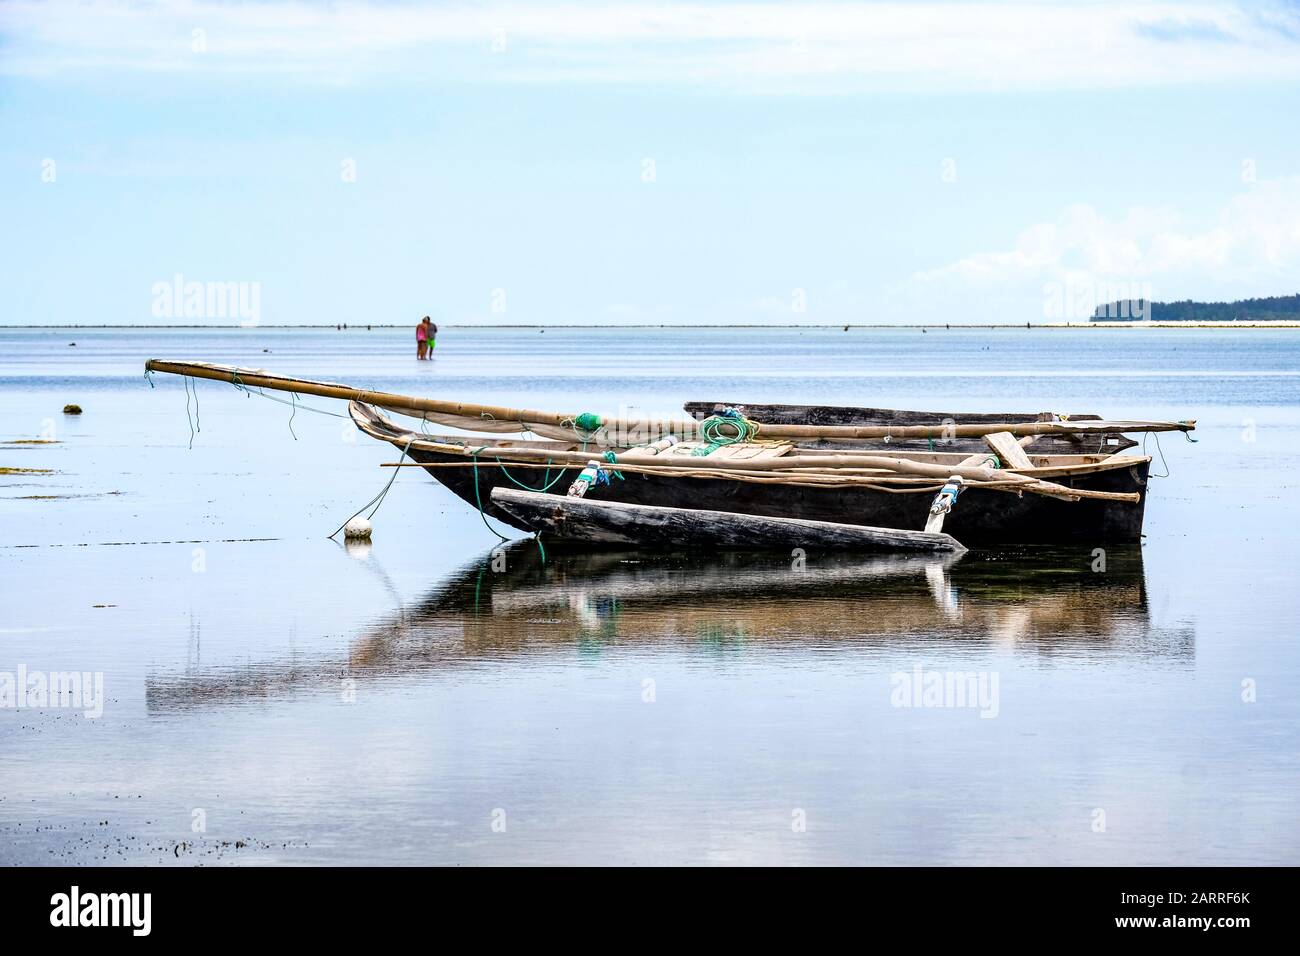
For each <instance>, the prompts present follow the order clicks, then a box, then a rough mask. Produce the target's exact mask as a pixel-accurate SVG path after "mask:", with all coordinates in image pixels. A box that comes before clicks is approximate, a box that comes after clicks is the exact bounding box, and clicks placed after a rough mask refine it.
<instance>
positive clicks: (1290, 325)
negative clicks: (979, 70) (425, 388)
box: [0, 320, 1300, 332]
mask: <svg viewBox="0 0 1300 956" xmlns="http://www.w3.org/2000/svg"><path fill="white" fill-rule="evenodd" d="M409 327H410V324H409V323H402V324H400V325H396V324H389V325H378V324H375V323H373V322H372V323H371V324H370V325H369V326H368V327H367V326H366V325H364V324H361V325H349V326H348V327H347V328H342V329H341V328H338V326H337V325H335V324H333V323H331V324H329V325H256V326H250V327H244V326H241V325H0V331H6V332H8V331H42V330H46V331H51V330H74V329H88V330H95V329H127V330H134V329H138V330H141V331H148V330H156V331H168V330H173V331H176V330H186V331H195V330H198V331H205V332H260V331H266V330H268V329H275V330H277V331H278V330H294V329H302V330H304V331H306V330H317V331H319V330H322V329H324V330H334V331H338V332H367V331H370V332H373V331H375V330H377V329H405V328H409ZM442 328H444V329H484V330H490V329H540V330H543V331H544V330H546V329H600V330H615V329H686V330H689V329H779V330H781V331H784V332H789V331H797V330H800V329H843V330H845V331H848V330H852V329H927V330H928V329H942V330H944V331H949V332H955V331H961V330H962V329H1025V330H1032V329H1189V328H1190V329H1300V322H1290V321H1284V320H1278V321H1257V322H1197V321H1194V320H1179V321H1174V322H1113V321H1112V322H1038V323H1035V322H1026V323H998V324H970V323H964V322H962V323H957V322H950V323H942V322H939V323H916V324H912V323H907V324H902V323H892V324H884V323H882V324H860V323H854V322H850V323H849V324H847V325H843V324H839V323H835V324H825V325H820V324H819V325H769V324H758V323H735V324H723V323H709V324H703V325H673V324H653V325H652V324H636V325H580V324H571V325H570V324H565V325H537V324H519V325H453V324H450V323H443V325H442Z"/></svg>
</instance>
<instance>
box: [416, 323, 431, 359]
mask: <svg viewBox="0 0 1300 956" xmlns="http://www.w3.org/2000/svg"><path fill="white" fill-rule="evenodd" d="M428 322H429V317H428V316H427V315H426V316H425V317H424V318H423V319H421V320H420V323H419V325H417V326H416V327H415V357H416V358H417V359H422V358H424V357H425V355H426V354H427V353H428V351H429V326H428Z"/></svg>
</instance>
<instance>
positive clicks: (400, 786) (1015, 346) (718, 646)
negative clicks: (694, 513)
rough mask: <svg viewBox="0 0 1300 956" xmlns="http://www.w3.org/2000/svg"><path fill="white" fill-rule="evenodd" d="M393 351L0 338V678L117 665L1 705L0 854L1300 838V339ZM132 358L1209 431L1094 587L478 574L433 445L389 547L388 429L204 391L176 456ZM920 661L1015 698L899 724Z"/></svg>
mask: <svg viewBox="0 0 1300 956" xmlns="http://www.w3.org/2000/svg"><path fill="white" fill-rule="evenodd" d="M408 338H409V336H408V335H407V334H406V332H405V331H402V332H397V331H395V330H375V331H373V332H365V331H361V330H355V329H354V330H350V331H348V332H336V331H332V330H331V331H287V330H244V331H221V332H206V331H198V330H181V331H143V330H141V331H129V332H128V331H113V330H84V329H82V330H75V331H73V330H56V331H49V330H32V331H20V330H4V331H0V346H2V347H3V352H0V356H2V358H0V407H2V408H3V416H2V417H0V441H4V442H13V441H15V440H27V439H39V438H43V437H44V438H53V439H56V440H57V441H58V442H59V443H58V444H45V445H32V444H4V445H0V466H4V467H11V468H12V467H21V468H47V469H53V473H52V474H35V475H32V474H18V475H5V476H3V477H0V515H2V516H3V528H4V536H3V538H4V539H3V541H2V542H0V588H2V593H3V596H4V615H3V618H0V672H15V671H16V670H17V668H18V667H19V666H20V665H25V666H26V667H27V668H28V669H29V670H31V671H37V670H40V671H46V672H53V671H62V670H72V669H76V670H80V671H92V672H93V671H100V672H103V675H104V685H105V692H106V696H107V698H108V700H107V703H106V705H105V708H104V713H103V716H102V717H101V718H99V719H97V720H87V719H85V718H83V717H82V716H81V715H80V712H78V711H72V710H67V709H47V710H31V709H23V710H17V709H0V754H3V758H4V759H3V760H0V862H3V863H41V862H91V863H94V862H110V863H115V862H157V863H170V864H192V863H204V864H208V863H221V862H248V863H280V862H289V863H292V862H307V863H341V862H356V863H361V862H381V863H435V864H437V863H540V862H572V863H580V862H628V863H728V862H756V863H887V864H923V863H981V862H989V863H1051V862H1062V863H1086V864H1096V863H1137V864H1163V863H1210V864H1228V863H1242V864H1254V863H1296V862H1300V832H1298V829H1300V828H1298V826H1297V823H1296V819H1297V813H1296V811H1297V799H1296V798H1297V792H1298V784H1300V776H1298V775H1300V732H1298V730H1297V718H1300V693H1298V691H1300V652H1298V651H1297V646H1296V642H1297V630H1298V627H1297V625H1300V596H1297V594H1298V590H1300V589H1297V588H1296V587H1295V584H1294V567H1295V566H1296V562H1297V559H1300V544H1298V543H1297V538H1296V533H1295V532H1294V531H1293V530H1292V527H1291V526H1292V522H1291V521H1290V520H1289V517H1288V511H1289V507H1290V503H1291V502H1292V501H1293V500H1294V498H1295V493H1296V485H1297V480H1296V477H1295V476H1296V475H1297V474H1300V453H1298V452H1297V448H1300V333H1297V332H1295V331H1284V330H1276V331H1267V330H1241V331H1232V330H1203V331H1201V330H1118V329H1081V330H1077V331H1059V330H1042V329H1035V330H952V331H943V330H929V331H928V332H926V333H921V332H920V331H919V330H916V331H911V330H864V329H855V330H851V331H850V332H841V331H839V330H833V331H832V330H804V331H802V332H798V331H789V330H784V331H783V330H754V329H738V330H699V331H692V330H559V329H551V330H548V331H546V332H545V333H541V332H539V331H538V330H536V329H515V330H505V329H501V330H458V329H447V330H444V334H443V335H442V336H440V341H439V346H438V358H437V361H436V362H434V363H426V364H420V363H416V362H415V361H414V356H413V355H410V354H408V353H410V352H413V349H411V348H409V347H408V346H409V343H408V342H407V339H408ZM73 341H75V342H76V343H77V344H76V346H75V347H72V346H70V345H69V344H68V343H69V342H73ZM264 350H266V351H264ZM149 357H166V358H202V359H207V360H211V361H218V362H231V363H238V364H244V365H254V366H262V367H265V368H267V369H270V370H273V371H282V372H288V373H293V374H300V375H304V376H309V377H320V378H327V379H332V380H342V381H347V382H350V383H353V384H357V385H363V386H369V387H374V388H383V389H390V390H394V391H406V392H416V393H423V394H429V395H436V396H442V397H454V398H463V399H467V400H472V401H485V402H495V403H502V404H518V405H529V406H533V407H557V408H564V409H566V410H574V411H577V410H590V411H597V412H606V413H613V412H618V411H619V410H620V409H621V408H627V409H630V410H633V411H636V412H638V413H647V414H652V415H658V414H667V413H672V412H675V411H676V410H678V409H680V406H681V403H682V402H683V401H686V400H689V399H722V400H729V401H756V402H757V401H817V402H823V403H844V404H868V405H889V406H895V407H903V408H942V409H945V410H955V411H960V410H1001V409H1005V410H1029V411H1039V410H1048V409H1051V410H1057V411H1074V412H1100V413H1104V414H1109V415H1113V416H1116V417H1152V418H1196V419H1198V420H1199V421H1200V423H1201V427H1200V428H1199V429H1198V431H1197V433H1196V437H1197V438H1198V439H1199V442H1198V443H1197V444H1189V443H1187V442H1185V441H1184V440H1183V439H1182V438H1179V437H1176V436H1174V437H1166V438H1164V439H1163V440H1162V445H1161V449H1160V451H1161V452H1162V453H1163V456H1164V459H1165V462H1166V463H1167V465H1168V470H1169V471H1170V473H1171V474H1170V477H1169V478H1167V479H1164V480H1161V481H1156V482H1153V489H1152V494H1151V499H1150V501H1149V503H1148V507H1147V522H1146V530H1147V533H1148V538H1147V539H1146V542H1145V544H1144V545H1143V547H1141V548H1139V549H1130V550H1124V549H1118V550H1116V549H1112V551H1111V553H1109V554H1108V555H1107V558H1108V562H1107V569H1106V571H1104V572H1095V571H1093V570H1092V563H1093V555H1092V553H1091V549H1089V548H1080V549H1077V550H1070V549H1067V550H1050V551H1022V552H1016V553H1010V554H1008V553H997V554H987V553H978V552H973V553H971V554H969V555H966V556H965V557H963V558H962V559H961V560H959V561H956V562H925V561H921V562H899V561H880V560H875V561H869V560H853V559H838V560H833V561H832V560H829V559H821V560H818V559H817V558H816V557H815V556H814V558H813V560H811V561H810V563H809V566H808V568H807V569H806V570H804V571H794V570H792V569H791V567H790V565H789V561H788V559H785V558H783V557H782V556H762V555H752V556H747V557H744V556H731V557H717V556H713V557H710V556H689V555H670V556H655V555H650V554H632V553H622V554H609V555H601V556H598V557H584V556H582V555H575V554H565V553H561V552H559V551H558V550H555V549H552V550H551V552H550V553H548V554H546V555H545V560H543V557H542V555H541V554H540V553H539V551H538V549H537V547H536V545H535V544H533V543H532V542H530V541H521V542H519V543H518V544H515V545H513V546H511V547H510V548H509V549H507V550H506V552H505V555H504V560H505V570H493V568H492V566H491V561H492V558H491V554H490V552H491V549H492V548H493V547H494V546H495V545H496V544H497V539H496V537H495V536H494V535H493V534H492V533H491V531H489V530H488V529H487V528H486V527H485V526H484V524H483V522H482V521H481V520H480V518H479V516H478V514H477V513H476V512H475V511H474V510H473V509H472V508H468V507H466V506H465V505H464V504H463V503H462V502H460V501H459V500H458V499H455V498H454V497H453V496H451V495H450V493H448V492H446V491H444V490H443V489H441V488H440V487H439V486H437V485H436V484H434V483H433V482H432V481H430V480H429V479H428V478H426V477H425V476H424V475H423V474H421V473H417V472H416V471H414V470H404V471H402V472H401V473H400V474H399V477H398V479H397V481H396V483H395V484H394V486H393V490H392V492H391V493H390V495H389V496H388V499H387V500H386V502H385V504H384V505H383V508H382V509H381V511H380V512H379V514H378V515H377V516H376V519H375V525H376V536H375V541H374V545H373V547H372V548H370V549H368V550H365V549H363V550H356V549H351V550H350V549H347V548H344V547H343V546H342V545H339V544H336V543H335V542H333V541H330V540H328V539H327V538H326V535H328V534H329V533H330V532H331V531H333V530H334V528H335V527H337V526H338V525H339V524H340V523H341V522H342V521H343V520H344V519H345V518H346V517H347V516H348V515H349V514H351V513H352V512H353V511H354V510H355V509H356V508H357V507H359V506H360V505H361V504H363V503H364V502H365V501H366V500H368V499H369V498H370V497H371V496H372V495H374V494H375V493H377V492H378V491H379V490H380V488H381V487H382V485H383V483H384V482H385V481H386V480H387V479H388V477H389V474H390V472H389V471H388V470H387V469H382V470H381V469H380V468H378V467H377V465H378V464H379V463H380V462H383V461H392V460H394V458H395V457H396V456H395V454H394V453H393V452H392V450H391V449H389V448H388V447H387V446H380V445H379V444H377V443H375V442H372V441H369V440H368V439H366V438H364V436H360V435H359V434H358V433H357V432H356V430H355V429H354V428H353V427H352V426H351V424H350V423H348V422H345V421H342V420H340V419H338V418H333V417H328V416H325V415H317V414H312V413H310V412H309V411H307V410H305V409H304V408H301V407H300V408H299V409H298V410H297V411H296V412H295V411H294V410H293V409H292V408H290V407H288V406H285V405H280V404H275V403H272V402H269V401H265V400H263V399H261V398H258V397H253V398H250V397H247V396H244V395H242V394H240V393H238V392H236V391H235V390H234V389H232V388H230V387H228V386H224V385H219V384H216V383H209V382H203V383H200V384H199V386H198V398H197V405H198V408H197V417H198V424H199V426H200V429H201V430H200V431H199V432H198V433H197V434H195V436H194V441H193V447H192V448H187V446H188V445H189V443H190V437H191V432H190V425H189V424H188V423H187V415H186V395H185V392H184V390H183V388H182V386H181V382H180V381H179V380H177V379H173V378H171V377H168V376H157V377H155V382H154V384H155V385H156V387H155V388H151V387H150V385H149V383H148V382H146V381H145V379H144V377H143V375H142V365H143V361H144V359H145V358H149ZM67 402H77V403H79V404H81V405H82V406H83V407H84V409H85V414H83V415H82V416H80V417H79V418H68V417H65V416H63V415H62V414H60V409H61V408H62V407H63V405H64V404H65V403H67ZM193 404H194V400H191V413H193V412H194V408H193ZM307 404H309V405H311V406H313V407H317V408H322V409H328V410H330V411H333V412H336V413H337V412H341V411H342V408H341V407H340V406H339V405H338V404H337V403H330V402H327V401H325V400H317V399H309V400H307ZM295 435H296V438H295ZM1150 450H1151V451H1152V452H1155V451H1156V449H1155V446H1154V443H1153V444H1152V445H1151V446H1150ZM1156 470H1158V471H1163V470H1164V469H1163V468H1161V465H1160V459H1159V457H1157V462H1156ZM503 530H504V529H503ZM97 605H103V606H97ZM918 667H919V668H921V669H922V671H923V672H925V673H929V672H944V673H946V672H953V673H957V672H970V673H976V674H984V675H985V676H986V680H987V679H991V678H992V677H993V676H996V679H997V694H996V707H995V708H994V707H990V706H983V707H981V706H975V707H913V708H907V707H898V706H894V704H895V703H897V699H896V693H895V691H896V687H897V684H898V681H897V680H896V679H895V678H894V675H896V674H900V673H901V674H909V675H910V674H913V673H914V672H915V669H916V668H918ZM1246 680H1253V681H1254V682H1255V687H1256V689H1257V700H1256V702H1254V703H1244V702H1243V701H1242V682H1243V681H1246ZM987 686H988V685H987V683H986V687H987ZM981 713H986V714H989V716H981ZM994 714H995V715H994ZM1099 810H1100V811H1104V814H1105V817H1104V820H1105V830H1104V832H1098V831H1097V829H1096V821H1097V820H1099V819H1100V817H1099V815H1098V812H1097V811H1099ZM198 817H202V818H203V819H204V820H205V822H206V831H205V832H195V831H194V829H193V821H194V820H195V819H196V818H198ZM801 821H803V822H805V823H806V826H805V827H803V828H802V829H801V828H800V827H799V826H797V824H799V823H800V822H801ZM502 822H504V830H503V831H502V828H501V824H502ZM494 823H495V824H496V827H495V829H494ZM792 824H794V825H792ZM236 841H238V842H240V843H242V844H243V845H242V846H236V845H235V844H236ZM182 844H184V845H182Z"/></svg>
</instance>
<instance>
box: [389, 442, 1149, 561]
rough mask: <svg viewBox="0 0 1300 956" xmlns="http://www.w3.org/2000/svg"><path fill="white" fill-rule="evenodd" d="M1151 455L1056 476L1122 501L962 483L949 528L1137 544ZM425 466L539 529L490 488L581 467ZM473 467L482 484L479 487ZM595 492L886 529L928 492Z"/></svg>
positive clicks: (461, 491)
mask: <svg viewBox="0 0 1300 956" xmlns="http://www.w3.org/2000/svg"><path fill="white" fill-rule="evenodd" d="M410 457H411V458H412V459H414V460H415V461H417V462H421V463H426V464H428V463H446V462H461V463H463V462H464V461H465V459H464V458H463V457H461V456H460V455H454V454H444V453H442V452H434V451H425V450H422V449H416V448H412V449H411V451H410ZM1149 465H1150V463H1149V462H1147V461H1141V462H1138V463H1137V464H1135V465H1133V466H1131V467H1126V468H1118V469H1111V470H1108V471H1100V472H1095V473H1092V474H1087V475H1080V476H1078V477H1066V478H1053V479H1052V480H1053V481H1055V482H1058V483H1060V484H1064V485H1068V486H1070V487H1074V488H1084V489H1089V490H1093V491H1118V492H1138V493H1140V494H1141V495H1142V499H1141V501H1139V502H1138V503H1136V504H1130V503H1128V502H1120V501H1099V500H1095V499H1083V500H1080V501H1061V500H1059V499H1056V498H1048V497H1045V496H1043V495H1038V494H1025V495H1023V496H1017V495H1014V494H1011V493H1009V492H1002V491H990V490H986V489H979V488H971V489H968V490H967V491H965V492H963V493H962V495H961V497H960V498H959V499H958V501H957V506H956V507H955V508H954V509H953V511H952V513H951V514H950V515H949V516H948V518H947V519H946V521H945V523H944V526H943V530H944V531H945V532H946V533H948V534H951V535H952V536H953V537H954V538H956V539H957V540H958V541H960V542H961V543H962V544H964V545H966V546H967V547H981V546H986V545H1002V544H1064V543H1082V544H1089V545H1101V544H1104V543H1108V542H1109V543H1130V544H1135V543H1138V542H1139V541H1140V539H1141V534H1142V515H1143V511H1144V509H1145V506H1146V490H1147V487H1146V486H1147V472H1148V469H1149ZM427 470H428V472H429V474H431V475H432V476H433V477H434V478H436V479H437V480H438V481H439V482H441V483H442V484H444V485H446V486H447V487H448V488H449V489H451V491H452V492H454V493H455V494H456V495H458V496H459V497H461V498H463V499H464V500H465V501H467V502H469V503H470V505H471V506H474V507H479V506H480V505H481V507H482V510H483V511H484V513H486V514H487V515H489V516H491V517H493V518H496V519H497V520H498V521H501V522H503V523H505V524H508V525H510V526H511V527H514V528H518V529H519V530H521V531H529V532H531V531H536V530H538V529H536V528H532V527H528V526H527V525H525V524H523V523H522V522H520V521H519V519H517V518H515V517H513V516H512V515H509V514H507V513H506V512H505V511H503V510H502V509H500V508H498V507H496V506H495V505H494V504H492V501H491V497H492V489H493V488H496V487H502V488H517V487H520V485H524V486H529V487H531V488H532V489H534V490H535V489H538V488H540V487H542V486H543V485H544V484H545V483H546V482H550V481H554V484H553V485H551V489H550V492H551V493H552V494H559V495H563V494H564V493H565V492H566V491H567V490H568V487H569V484H570V483H571V482H572V481H573V480H574V479H575V478H576V477H577V476H578V473H579V471H580V470H581V469H579V468H568V469H564V474H563V476H561V477H559V479H558V480H555V479H556V476H557V474H558V473H559V470H560V469H558V468H557V469H555V470H553V471H551V472H550V473H549V474H548V473H547V472H545V471H540V470H532V469H515V470H513V471H511V472H510V475H511V476H513V478H514V479H516V481H517V482H518V483H519V484H516V481H512V480H511V478H510V477H507V475H505V474H504V473H503V472H502V471H501V468H500V467H498V466H497V465H496V464H480V466H479V467H478V469H473V468H430V469H427ZM476 475H477V484H478V490H477V493H476V491H475V482H476ZM588 494H589V495H590V496H591V497H592V498H593V499H597V500H600V499H604V500H609V501H623V502H627V503H629V504H638V505H652V506H657V507H663V508H703V509H708V510H711V511H728V512H735V513H741V514H752V515H766V516H769V517H776V518H802V519H806V520H809V521H832V522H841V523H844V524H857V525H870V526H874V527H880V528H905V529H909V530H918V531H919V530H921V529H923V528H924V527H925V522H926V517H927V515H928V513H929V509H930V502H931V500H932V498H933V495H931V494H899V493H894V492H887V491H876V490H873V489H870V488H861V487H820V488H818V487H798V486H791V485H781V484H759V483H754V482H746V481H740V480H736V479H730V478H687V477H676V476H666V475H641V474H631V473H629V474H627V476H626V477H625V478H624V480H622V481H620V480H619V479H617V478H614V479H613V480H612V482H611V483H610V484H609V485H601V486H599V487H596V488H593V489H592V490H591V491H590V492H588Z"/></svg>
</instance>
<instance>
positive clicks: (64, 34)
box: [0, 0, 1300, 92]
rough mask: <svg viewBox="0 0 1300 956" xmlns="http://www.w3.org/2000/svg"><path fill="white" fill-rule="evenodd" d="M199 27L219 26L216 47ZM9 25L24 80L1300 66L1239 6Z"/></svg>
mask: <svg viewBox="0 0 1300 956" xmlns="http://www.w3.org/2000/svg"><path fill="white" fill-rule="evenodd" d="M195 30H201V31H203V34H202V37H203V44H204V46H205V48H204V49H203V50H202V51H201V52H195V51H194V48H193V47H194V45H195V34H194V32H193V31H195ZM0 31H2V32H3V37H4V41H3V50H4V53H3V55H2V56H0V71H3V72H7V73H11V74H61V73H68V72H88V73H92V74H103V73H105V72H109V73H111V72H114V71H184V72H191V73H209V72H217V73H220V72H279V73H292V74H294V75H296V76H299V77H302V78H316V79H318V80H322V81H329V82H340V81H347V82H363V81H366V80H368V79H373V78H375V77H382V78H383V79H384V80H386V81H388V82H393V81H401V80H402V79H406V80H412V81H418V80H424V79H428V78H430V77H438V78H444V79H455V80H461V81H468V82H597V83H599V82H620V83H627V82H645V83H689V84H701V83H704V84H713V85H725V86H737V87H744V88H754V87H758V88H763V87H772V88H778V89H801V90H809V91H817V90H829V91H836V92H842V91H845V90H855V89H926V90H969V89H993V90H1000V89H1069V88H1096V87H1115V86H1126V85H1133V84H1165V83H1182V82H1198V83H1203V82H1211V81H1216V80H1240V79H1254V80H1268V79H1278V78H1284V77H1285V78H1296V77H1300V56H1298V55H1297V51H1298V50H1300V43H1298V42H1297V38H1300V16H1297V15H1296V14H1294V13H1292V12H1288V9H1287V8H1286V7H1266V8H1262V9H1261V10H1259V11H1254V12H1252V11H1251V10H1249V9H1246V8H1243V7H1240V6H1237V5H1233V4H1230V3H1224V2H1207V3H1191V4H1172V3H1137V4H1129V3H1120V2H1110V0H1097V2H1094V0H1066V2H1062V3H1058V4H1051V5H1035V4H1028V3H1005V4H1004V3H987V2H985V3H954V2H950V3H933V2H929V3H926V2H922V3H915V4H912V3H853V2H845V3H834V2H825V0H822V2H812V3H807V4H797V5H796V4H765V3H745V2H741V3H721V4H710V5H700V4H693V5H692V4H683V3H668V4H653V3H646V2H618V0H612V2H610V3H586V4H584V3H576V2H571V0H570V2H564V0H558V2H553V0H541V2H538V3H534V4H526V5H525V4H484V5H468V4H464V3H448V4H440V5H437V6H430V5H425V4H414V3H391V2H382V3H381V2H377V0H371V2H366V0H361V2H340V3H331V4H328V5H325V4H321V5H313V4H308V3H305V2H291V0H266V2H260V3H224V2H214V0H177V2H168V3H163V2H125V0H84V2H80V3H66V2H64V3H61V2H52V3H50V2H37V0H8V2H6V3H4V4H3V5H0ZM494 41H495V42H494ZM494 47H495V49H494Z"/></svg>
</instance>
